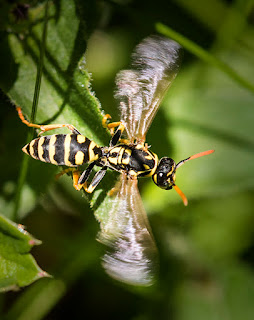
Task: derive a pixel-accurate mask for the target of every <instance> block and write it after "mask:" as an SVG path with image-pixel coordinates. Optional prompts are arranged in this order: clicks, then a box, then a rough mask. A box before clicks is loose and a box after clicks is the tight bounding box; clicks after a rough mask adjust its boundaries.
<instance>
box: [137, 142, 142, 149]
mask: <svg viewBox="0 0 254 320" xmlns="http://www.w3.org/2000/svg"><path fill="white" fill-rule="evenodd" d="M136 149H144V145H143V144H141V143H139V144H137V145H136Z"/></svg>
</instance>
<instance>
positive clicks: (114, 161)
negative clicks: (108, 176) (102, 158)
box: [108, 157, 118, 165]
mask: <svg viewBox="0 0 254 320" xmlns="http://www.w3.org/2000/svg"><path fill="white" fill-rule="evenodd" d="M117 160H118V159H117V157H109V158H108V161H109V162H110V163H112V164H114V165H117Z"/></svg>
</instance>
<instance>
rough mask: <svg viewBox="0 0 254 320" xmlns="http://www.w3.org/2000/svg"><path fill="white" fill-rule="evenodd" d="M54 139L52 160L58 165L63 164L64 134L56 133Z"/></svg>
mask: <svg viewBox="0 0 254 320" xmlns="http://www.w3.org/2000/svg"><path fill="white" fill-rule="evenodd" d="M55 137H56V141H55V143H54V147H55V155H54V160H55V161H56V162H57V164H58V165H59V166H63V165H65V162H64V150H65V145H64V142H65V138H66V134H56V135H55Z"/></svg>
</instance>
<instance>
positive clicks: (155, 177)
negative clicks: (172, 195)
mask: <svg viewBox="0 0 254 320" xmlns="http://www.w3.org/2000/svg"><path fill="white" fill-rule="evenodd" d="M153 181H154V182H155V183H156V184H157V174H155V175H154V176H153Z"/></svg>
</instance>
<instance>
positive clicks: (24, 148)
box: [22, 144, 29, 155]
mask: <svg viewBox="0 0 254 320" xmlns="http://www.w3.org/2000/svg"><path fill="white" fill-rule="evenodd" d="M27 145H28V144H26V145H25V146H24V147H23V148H22V151H23V152H25V153H26V154H28V155H29V153H28V152H27V151H26V148H27Z"/></svg>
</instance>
